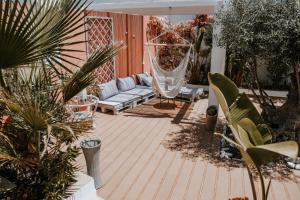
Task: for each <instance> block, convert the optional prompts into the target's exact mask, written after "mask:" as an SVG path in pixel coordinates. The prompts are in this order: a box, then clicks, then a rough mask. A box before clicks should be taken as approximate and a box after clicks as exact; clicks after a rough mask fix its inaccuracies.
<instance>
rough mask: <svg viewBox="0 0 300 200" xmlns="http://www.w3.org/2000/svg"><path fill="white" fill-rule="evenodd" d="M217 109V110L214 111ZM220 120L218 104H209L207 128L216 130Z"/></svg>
mask: <svg viewBox="0 0 300 200" xmlns="http://www.w3.org/2000/svg"><path fill="white" fill-rule="evenodd" d="M212 110H213V112H212ZM214 111H215V112H214ZM217 120H218V110H217V107H216V106H209V107H208V108H207V110H206V129H207V130H208V131H214V130H215V128H216V125H217Z"/></svg>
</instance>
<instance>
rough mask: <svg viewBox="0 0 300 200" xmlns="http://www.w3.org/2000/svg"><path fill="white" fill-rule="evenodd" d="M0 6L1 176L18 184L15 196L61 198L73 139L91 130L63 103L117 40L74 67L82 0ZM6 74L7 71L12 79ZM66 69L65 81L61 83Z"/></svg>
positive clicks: (89, 79) (13, 0)
mask: <svg viewBox="0 0 300 200" xmlns="http://www.w3.org/2000/svg"><path fill="white" fill-rule="evenodd" d="M0 8H1V9H0V88H1V91H2V93H1V100H0V117H1V120H2V123H1V127H0V175H1V176H5V177H6V178H7V179H8V180H10V181H12V182H14V183H15V184H16V185H17V191H16V194H17V197H16V198H17V199H61V198H62V197H64V196H66V195H68V194H69V193H68V192H69V191H68V190H67V189H68V187H69V186H70V185H71V184H72V183H73V182H74V181H75V171H76V170H77V168H76V165H75V164H74V161H75V158H76V157H77V156H78V154H79V149H78V148H77V147H76V146H75V145H74V142H75V141H76V140H77V139H78V137H79V136H81V135H82V134H83V133H85V132H87V131H88V129H89V127H90V124H89V122H87V121H76V120H75V119H73V118H72V117H71V116H70V115H69V113H68V112H67V111H66V108H65V104H66V103H67V102H68V101H69V100H70V99H72V98H73V97H74V96H75V95H77V94H78V93H79V92H80V91H81V90H83V89H84V88H86V87H87V86H89V85H91V84H92V83H93V82H94V79H95V74H94V73H93V72H94V70H95V69H96V68H98V67H99V66H101V65H102V64H104V63H105V62H107V61H108V60H110V59H112V58H113V56H115V54H116V53H117V51H118V50H119V49H120V48H122V44H121V45H116V46H107V47H99V49H98V50H97V51H95V53H94V54H93V55H91V56H90V57H89V58H88V59H87V60H86V61H85V63H84V64H83V65H82V66H78V65H77V64H76V63H78V61H81V59H79V58H77V57H75V56H73V55H72V53H73V52H81V51H80V50H77V49H74V45H75V44H80V43H84V42H85V41H78V40H76V36H78V35H80V34H84V32H85V30H83V31H78V30H82V29H79V28H80V27H82V26H84V20H83V19H84V17H85V13H86V8H87V6H86V1H81V0H43V1H38V0H32V1H27V0H24V1H18V0H4V1H0ZM72 60H73V61H72ZM7 71H14V80H13V81H11V80H10V79H8V78H6V76H5V74H6V73H7ZM65 72H68V73H70V74H71V78H69V79H68V80H66V81H65V82H64V83H63V84H62V83H61V82H60V81H59V77H60V76H61V75H62V74H63V73H65ZM6 119H9V122H7V120H6ZM5 120H6V122H7V123H3V122H4V121H5ZM0 197H1V194H0ZM1 198H2V197H1Z"/></svg>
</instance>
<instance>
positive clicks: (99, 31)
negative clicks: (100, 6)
mask: <svg viewBox="0 0 300 200" xmlns="http://www.w3.org/2000/svg"><path fill="white" fill-rule="evenodd" d="M86 29H87V30H88V31H87V32H86V39H87V41H88V42H87V54H88V55H91V54H92V53H94V52H95V51H96V50H97V49H98V48H100V47H103V46H106V45H111V44H113V42H114V38H113V35H114V34H113V19H112V18H107V17H87V18H86ZM96 75H97V80H96V83H105V82H108V81H110V80H111V79H113V78H114V77H115V66H114V60H111V61H108V62H107V63H106V64H105V65H102V66H99V67H98V69H97V70H96Z"/></svg>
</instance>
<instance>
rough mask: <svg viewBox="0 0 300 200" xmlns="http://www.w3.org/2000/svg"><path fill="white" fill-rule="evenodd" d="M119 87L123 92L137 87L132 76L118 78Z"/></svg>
mask: <svg viewBox="0 0 300 200" xmlns="http://www.w3.org/2000/svg"><path fill="white" fill-rule="evenodd" d="M118 88H119V90H120V91H121V92H124V91H127V90H131V89H133V88H135V82H134V79H133V78H132V77H125V78H118Z"/></svg>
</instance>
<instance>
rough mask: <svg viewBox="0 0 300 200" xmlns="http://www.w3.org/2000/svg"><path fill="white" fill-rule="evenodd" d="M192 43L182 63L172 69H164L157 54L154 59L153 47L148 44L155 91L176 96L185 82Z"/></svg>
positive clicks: (163, 94) (167, 96) (167, 95)
mask: <svg viewBox="0 0 300 200" xmlns="http://www.w3.org/2000/svg"><path fill="white" fill-rule="evenodd" d="M191 49H192V45H190V47H189V50H188V52H187V53H186V55H185V57H184V58H183V60H182V61H181V62H180V64H179V65H178V66H177V67H176V68H175V69H173V70H172V71H166V70H163V69H162V68H161V67H160V66H159V64H158V62H157V56H156V57H154V58H153V59H152V53H151V49H150V47H149V46H148V49H147V50H148V54H149V59H150V65H151V68H152V71H153V82H152V86H153V91H154V92H155V93H159V94H160V95H162V96H163V97H166V98H175V97H176V96H177V95H178V94H179V92H180V90H181V87H182V86H183V84H184V83H185V81H184V78H185V73H186V69H187V66H188V62H189V58H190V53H191Z"/></svg>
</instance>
